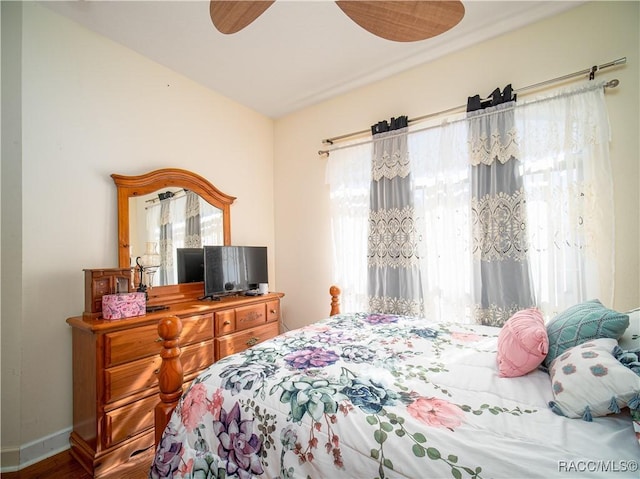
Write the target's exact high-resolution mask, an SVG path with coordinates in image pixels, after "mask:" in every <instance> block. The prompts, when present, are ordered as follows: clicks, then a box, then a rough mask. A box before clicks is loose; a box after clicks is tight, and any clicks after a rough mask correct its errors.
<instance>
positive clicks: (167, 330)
mask: <svg viewBox="0 0 640 479" xmlns="http://www.w3.org/2000/svg"><path fill="white" fill-rule="evenodd" d="M181 332H182V321H180V318H178V317H177V316H167V317H166V318H162V319H161V320H160V322H159V323H158V334H159V335H160V338H161V339H162V351H160V357H161V358H162V362H161V363H160V369H159V370H158V387H159V389H160V402H159V403H158V404H157V405H156V409H155V433H156V435H155V441H156V447H157V446H158V444H159V443H160V440H161V439H162V432H163V431H164V429H165V427H167V424H168V423H169V418H170V417H171V413H172V412H173V410H174V409H175V407H176V406H177V405H178V401H179V400H180V396H182V381H183V379H184V375H183V371H182V362H181V361H180V333H181Z"/></svg>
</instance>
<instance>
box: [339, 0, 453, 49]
mask: <svg viewBox="0 0 640 479" xmlns="http://www.w3.org/2000/svg"><path fill="white" fill-rule="evenodd" d="M336 4H337V5H338V7H340V9H341V10H342V11H343V12H344V13H345V14H346V15H347V16H348V17H349V18H350V19H351V20H353V21H354V22H355V23H357V24H358V25H360V26H361V27H362V28H364V29H365V30H367V31H368V32H370V33H373V34H374V35H376V36H378V37H381V38H384V39H386V40H392V41H396V42H415V41H419V40H425V39H427V38H431V37H435V36H436V35H440V34H441V33H444V32H446V31H447V30H449V29H451V28H453V27H454V26H456V25H457V24H458V23H460V20H462V17H464V11H465V10H464V5H463V4H462V2H460V1H438V0H435V1H426V0H422V1H402V0H400V1H367V0H341V1H336Z"/></svg>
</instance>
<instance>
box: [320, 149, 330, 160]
mask: <svg viewBox="0 0 640 479" xmlns="http://www.w3.org/2000/svg"><path fill="white" fill-rule="evenodd" d="M318 155H319V156H320V158H322V159H324V158H329V152H328V151H327V150H318Z"/></svg>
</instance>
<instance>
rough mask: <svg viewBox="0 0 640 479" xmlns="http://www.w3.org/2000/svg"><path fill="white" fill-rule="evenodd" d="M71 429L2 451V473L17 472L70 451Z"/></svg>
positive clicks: (0, 470) (0, 451) (0, 454)
mask: <svg viewBox="0 0 640 479" xmlns="http://www.w3.org/2000/svg"><path fill="white" fill-rule="evenodd" d="M70 434H71V428H70V427H69V428H67V429H63V430H62V431H58V432H56V433H53V434H50V435H49V436H45V437H43V438H40V439H37V440H35V441H32V442H30V443H28V444H24V445H23V446H20V448H7V449H2V450H0V456H1V461H2V462H1V464H2V467H1V468H0V472H16V471H19V470H20V469H24V468H25V467H28V466H30V465H32V464H35V463H36V462H40V461H42V460H43V459H46V458H48V457H51V456H55V455H56V454H58V453H60V452H62V451H65V450H66V449H69V435H70Z"/></svg>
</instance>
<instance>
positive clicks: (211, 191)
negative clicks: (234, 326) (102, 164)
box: [111, 168, 235, 302]
mask: <svg viewBox="0 0 640 479" xmlns="http://www.w3.org/2000/svg"><path fill="white" fill-rule="evenodd" d="M111 177H112V178H113V181H114V183H115V184H116V187H117V195H118V265H119V267H121V268H129V267H131V266H132V264H131V256H132V255H142V254H143V253H144V251H141V252H140V251H137V250H138V249H140V247H139V240H138V244H137V245H135V246H134V245H133V241H132V240H133V239H134V238H135V237H136V236H138V235H137V234H136V233H135V232H134V231H131V223H132V219H133V220H134V221H133V224H134V225H135V224H136V221H135V217H136V215H138V213H137V210H140V208H142V209H144V206H138V205H136V202H140V201H142V202H143V203H144V202H145V201H148V200H149V198H150V196H149V195H150V194H152V193H156V198H157V193H160V192H166V191H172V192H178V191H184V190H188V191H192V192H194V193H196V194H197V195H199V196H200V198H202V199H203V200H205V201H206V202H207V203H208V204H210V205H211V206H213V207H214V208H216V209H217V210H219V211H220V212H221V216H222V231H220V232H219V233H218V234H219V235H220V236H221V237H222V244H225V245H229V244H231V211H230V206H231V204H232V203H233V202H234V200H235V197H233V196H229V195H226V194H225V193H222V192H221V191H220V190H218V189H217V188H216V187H215V186H213V185H212V184H211V183H210V182H209V181H207V180H206V179H204V178H203V177H201V176H199V175H197V174H195V173H192V172H190V171H187V170H181V169H177V168H167V169H162V170H156V171H152V172H150V173H146V174H143V175H139V176H124V175H117V174H112V175H111ZM213 211H215V210H213ZM217 241H218V242H219V240H217ZM134 247H135V249H136V250H133V248H134ZM134 258H135V256H134ZM154 283H155V282H154ZM175 286H176V285H174V287H173V289H172V291H174V290H175V289H176V288H175ZM177 286H178V290H179V289H180V286H183V285H177ZM184 286H185V288H186V285H184ZM200 286H201V285H200ZM163 288H170V286H160V287H154V288H153V291H154V294H153V296H154V297H158V296H162V294H163V291H162V289H163ZM150 299H151V296H150ZM150 302H152V301H150Z"/></svg>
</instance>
